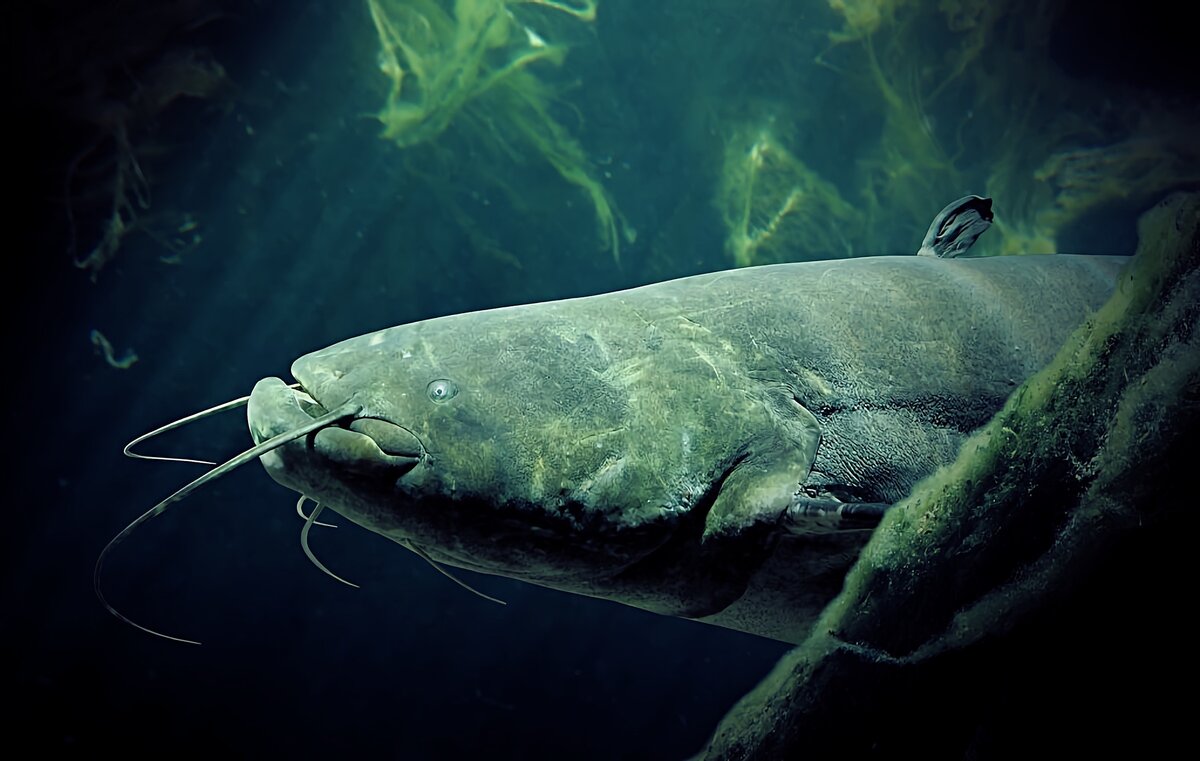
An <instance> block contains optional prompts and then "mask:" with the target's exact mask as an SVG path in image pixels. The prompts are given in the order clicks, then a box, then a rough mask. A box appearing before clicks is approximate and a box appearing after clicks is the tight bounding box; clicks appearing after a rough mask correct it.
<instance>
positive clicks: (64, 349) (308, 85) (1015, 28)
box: [0, 0, 1200, 758]
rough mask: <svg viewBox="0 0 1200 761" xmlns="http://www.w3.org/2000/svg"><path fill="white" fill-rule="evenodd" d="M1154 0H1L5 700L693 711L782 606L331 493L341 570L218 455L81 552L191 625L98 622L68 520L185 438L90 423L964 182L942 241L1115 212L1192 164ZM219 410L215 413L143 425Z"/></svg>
mask: <svg viewBox="0 0 1200 761" xmlns="http://www.w3.org/2000/svg"><path fill="white" fill-rule="evenodd" d="M1157 5H1161V8H1159V7H1157V6H1156V4H1155V3H1142V4H1139V5H1138V7H1137V9H1129V8H1128V7H1125V8H1123V9H1122V10H1119V11H1117V10H1114V11H1111V12H1110V11H1107V10H1105V9H1103V8H1101V7H1098V6H1097V5H1096V4H1095V3H1083V2H1034V1H1032V0H1028V1H1025V2H1008V3H986V2H982V1H981V0H980V1H973V0H940V1H939V2H934V1H930V2H916V1H915V0H910V1H909V2H905V1H904V0H696V1H695V2H667V1H664V2H637V1H636V0H597V2H592V1H591V0H558V1H557V2H551V1H550V0H545V1H538V0H457V1H456V2H451V1H450V0H352V1H350V2H332V1H328V0H327V1H326V2H284V1H283V0H276V1H275V2H269V1H267V0H262V1H260V2H241V3H234V2H217V1H216V0H176V1H175V2H156V3H151V2H144V3H136V2H111V3H91V2H70V1H68V0H48V1H47V2H40V3H32V4H28V5H26V6H23V7H22V8H21V9H20V10H19V11H17V12H16V17H15V18H14V19H13V20H12V21H11V22H10V23H11V26H10V33H11V38H12V39H11V44H10V45H9V46H7V47H8V48H9V53H10V55H11V56H12V60H11V61H10V63H9V66H8V70H9V71H10V72H12V73H13V76H14V79H15V80H16V82H15V85H16V86H15V87H14V92H15V93H16V94H17V97H16V98H15V99H14V101H13V103H14V104H15V107H12V108H11V111H10V122H11V125H10V126H11V127H12V129H13V130H14V137H13V138H12V139H13V140H14V143H13V145H11V146H10V151H11V153H12V161H11V165H12V166H13V167H14V170H13V171H14V172H15V174H12V175H10V176H12V178H13V179H14V180H15V181H16V187H15V188H14V192H17V193H19V194H20V197H21V200H20V201H19V203H18V204H17V205H16V206H14V207H12V208H10V210H9V212H8V217H9V225H10V229H11V230H13V231H15V233H16V241H15V242H14V243H12V244H10V245H11V246H12V248H11V249H10V255H11V256H12V257H13V258H12V259H11V260H10V266H9V278H8V283H7V286H8V288H7V290H8V291H9V297H8V298H7V299H6V300H5V310H6V314H5V321H4V322H5V325H6V329H7V334H8V339H7V341H6V345H7V347H8V349H9V351H10V355H9V359H8V361H7V362H6V363H5V365H6V367H7V369H8V373H7V382H6V385H7V386H8V394H9V400H10V401H9V404H8V407H9V409H10V410H11V412H10V426H9V441H8V445H7V447H6V457H5V460H6V480H7V485H8V486H9V487H10V488H9V489H8V490H7V493H8V497H9V500H10V518H9V519H8V520H6V524H7V525H6V529H5V531H4V535H5V549H4V552H3V554H2V555H0V593H2V595H3V597H2V601H3V606H2V611H3V613H2V614H0V637H2V643H3V645H4V651H5V653H6V654H8V657H9V664H8V666H7V668H6V669H5V672H6V676H7V678H6V683H7V685H6V686H8V687H9V690H7V692H8V693H9V694H10V695H13V696H17V698H18V699H17V702H18V708H17V710H16V712H15V713H14V714H12V715H9V716H8V717H6V722H8V723H10V724H11V726H12V727H14V728H15V729H16V730H17V732H18V733H19V734H18V736H20V735H21V734H26V735H27V736H28V737H30V738H33V739H35V740H37V741H38V742H39V743H40V744H41V747H43V748H45V749H47V750H53V749H68V750H71V749H73V750H76V751H79V752H87V751H89V750H94V749H100V748H118V747H119V748H122V749H124V750H127V751H130V752H146V751H151V750H154V751H160V752H162V751H167V752H201V751H211V752H218V751H223V752H228V753H233V754H236V755H252V754H259V753H270V754H284V753H289V754H298V755H301V756H305V757H307V756H329V755H337V754H361V755H368V754H370V755H382V756H391V757H402V758H452V757H461V756H463V755H473V754H486V755H488V756H490V757H496V758H506V757H514V758H516V757H522V758H531V757H544V758H560V757H572V758H682V757H686V756H688V755H689V754H692V753H695V752H697V751H698V750H700V749H701V747H702V746H703V744H704V742H705V741H706V739H707V738H708V736H709V734H710V733H711V732H712V729H713V727H714V726H715V724H716V722H717V721H718V720H719V719H720V717H721V716H722V715H723V714H724V713H725V711H726V710H728V708H729V707H730V706H731V705H732V704H733V703H734V701H736V700H737V699H738V698H739V697H740V696H741V695H743V694H744V693H745V692H746V691H747V690H749V689H750V688H751V687H752V686H753V685H754V684H756V683H757V682H758V681H759V680H760V679H761V678H762V676H763V675H764V674H765V673H766V672H767V670H768V669H769V668H770V667H771V665H772V664H773V663H774V662H775V661H776V660H777V659H778V658H779V657H780V655H781V654H782V653H784V652H785V650H786V646H785V645H784V644H782V643H777V642H772V641H768V640H764V639H760V638H757V637H753V636H750V635H745V634H740V633H736V632H732V631H726V630H723V629H718V628H715V627H709V626H705V625H701V624H696V623H692V622H687V621H681V620H676V619H671V618H666V617H660V616H655V615H652V614H649V613H646V612H642V611H638V610H634V609H631V608H626V607H624V606H621V605H617V604H613V603H608V602H601V601H595V600H590V599H586V598H582V597H575V596H571V595H567V594H564V593H559V592H554V591H549V590H543V589H539V588H536V587H532V586H529V585H524V584H520V583H517V582H513V581H509V580H506V579H500V578H492V577H480V576H476V575H472V574H469V573H467V572H463V573H462V575H463V576H464V578H467V579H468V581H469V583H471V584H473V585H476V586H478V587H479V588H480V589H482V590H483V591H485V592H487V593H488V594H491V595H494V596H497V597H500V598H502V599H504V600H506V601H507V602H508V605H507V606H505V607H500V606H497V605H494V604H492V603H489V602H487V601H484V600H482V599H480V598H478V597H475V596H472V595H470V594H469V593H467V592H465V591H463V590H462V589H461V588H459V587H457V586H455V585H454V584H453V583H452V582H450V581H449V580H447V579H446V578H445V577H443V576H441V575H439V574H438V573H436V572H435V571H434V570H433V569H431V568H429V567H428V566H427V565H426V564H425V562H424V561H423V560H421V559H420V558H418V557H416V556H415V555H411V554H409V553H405V552H402V551H401V550H400V549H399V548H397V547H395V546H393V545H392V544H391V543H389V542H387V541H385V540H384V539H382V538H380V537H377V536H374V535H372V534H369V533H368V532H366V531H362V530H360V529H357V528H355V527H353V526H352V525H349V524H348V522H346V521H340V522H339V523H340V524H341V527H340V528H339V529H337V530H336V531H334V530H324V531H321V532H319V533H318V534H316V535H315V536H314V537H313V541H312V543H313V545H314V550H315V551H316V553H317V554H318V556H319V557H321V558H322V560H323V562H325V563H326V565H328V566H329V567H331V568H332V569H334V570H335V572H337V573H339V574H340V575H342V576H345V577H347V578H349V579H351V580H352V581H355V582H357V583H359V584H361V585H362V587H363V588H362V589H361V590H352V589H349V588H347V587H344V586H342V585H339V584H337V583H335V582H333V581H332V580H330V579H328V578H327V577H325V576H324V575H323V574H321V573H320V572H319V571H318V570H317V569H315V568H314V567H313V566H312V565H311V564H310V563H309V562H308V561H307V559H305V557H304V555H303V553H302V552H301V551H300V548H299V541H298V538H299V532H300V527H301V525H302V522H301V521H300V519H299V518H297V516H296V513H295V511H294V499H293V498H292V495H291V493H290V492H287V491H286V490H284V489H282V488H281V487H279V486H277V485H276V484H274V482H272V481H271V480H270V478H268V477H267V476H266V474H265V473H263V472H262V470H261V469H260V468H258V467H257V466H254V465H251V466H250V467H247V468H243V469H241V470H239V471H237V472H235V473H233V474H231V475H229V476H227V477H225V478H223V479H222V480H220V481H218V482H216V483H214V484H213V485H211V486H210V487H207V488H205V489H203V490H202V491H200V492H198V493H196V494H195V495H193V496H192V497H190V498H189V499H188V500H187V501H186V502H185V503H183V504H181V505H179V506H177V507H176V508H174V509H172V510H171V511H170V512H169V513H168V514H167V515H165V516H163V517H161V518H159V519H156V520H154V521H151V522H150V523H149V524H147V525H146V526H145V527H144V528H143V529H141V530H139V531H138V532H136V533H135V534H134V535H133V536H132V537H130V538H129V539H128V540H127V541H126V542H124V543H123V544H122V545H121V546H120V547H119V548H118V549H117V550H116V552H115V553H114V554H113V555H112V557H111V559H110V560H109V561H108V563H107V566H106V576H105V589H106V593H107V595H108V597H109V599H110V601H111V602H112V603H113V604H114V605H116V606H117V607H118V608H119V609H120V610H121V611H122V612H124V613H125V614H126V615H128V616H130V617H131V618H133V619H134V620H136V621H139V622H140V623H143V624H145V625H147V626H149V627H151V628H154V629H157V630H161V631H166V632H169V633H171V634H176V635H179V636H184V637H189V638H195V639H199V640H201V641H203V642H204V645H203V646H202V647H199V648H196V647H188V646H184V645H179V644H175V643H171V642H167V641H163V640H159V639H156V638H153V637H150V636H148V635H145V634H143V633H141V632H138V631H136V630H134V629H132V628H130V627H128V626H125V625H124V624H122V623H120V622H119V621H117V620H116V619H114V618H113V617H111V616H110V615H109V614H108V613H106V612H105V611H104V609H103V608H102V607H101V605H100V604H99V603H98V602H97V600H96V599H95V596H94V594H93V590H92V582H91V578H92V567H93V564H94V563H95V560H96V557H97V555H98V554H99V552H100V550H101V549H102V548H103V547H104V545H105V543H106V542H107V541H108V540H109V539H110V538H111V537H112V536H114V535H115V534H116V533H118V532H119V531H120V530H121V528H122V527H124V526H125V525H126V524H127V523H128V522H129V521H131V520H132V519H133V518H134V517H136V516H137V515H138V514H140V513H141V512H142V511H143V510H145V509H146V508H148V507H150V506H151V505H153V504H154V503H155V502H157V501H158V500H160V499H161V498H163V497H164V496H166V495H167V494H170V493H171V492H172V491H173V490H174V489H175V488H177V487H178V486H179V485H181V484H183V483H185V482H186V481H188V480H190V479H191V478H193V477H195V476H196V475H198V470H199V469H198V468H197V467H196V466H188V465H182V464H174V463H147V462H138V461H134V460H131V459H127V458H124V457H122V456H121V447H122V446H124V444H125V443H126V442H128V441H129V440H130V439H132V438H133V437H135V436H137V435H139V434H141V433H143V432H145V431H148V430H150V429H152V428H154V427H156V426H158V425H161V424H163V423H165V422H168V421H170V420H174V419H176V418H178V417H181V416H183V415H185V414H188V413H191V412H193V411H196V410H198V409H201V408H204V407H208V406H210V405H213V404H216V403H219V402H222V401H225V400H227V399H231V398H234V397H237V396H241V395H244V394H246V393H249V390H250V388H251V387H252V385H253V383H254V382H255V381H256V380H258V379H259V378H262V377H265V376H270V375H277V376H281V377H287V368H288V366H289V365H290V363H291V361H292V360H293V359H295V358H296V357H298V356H300V355H301V354H304V353H306V352H308V351H311V350H314V349H317V348H320V347H324V346H327V345H329V344H331V343H334V342H336V341H338V340H341V339H343V338H347V337H350V336H354V335H359V334H362V333H366V332H369V331H372V330H376V329H379V328H382V327H386V326H389V325H396V324H400V323H404V322H410V321H414V320H419V319H425V318H429V317H435V316H439V315H445V314H452V313H456V312H463V311H471V310H477V309H484V308H489V307H494V306H500V305H506V304H516V303H526V302H533V301H543V300H547V299H556V298H564V297H570V296H578V295H585V294H591V293H599V292H604V291H608V290H613V289H617V288H623V287H629V286H634V285H640V284H644V283H649V282H655V281H659V280H663V279H667V278H672V277H678V276H683V275H689V274H694V273H698V272H705V271H712V270H719V269H725V268H729V267H734V266H747V265H754V264H762V263H768V262H778V261H800V260H807V259H823V258H831V257H849V256H864V255H875V254H911V253H913V252H914V251H915V250H916V248H917V246H918V245H919V243H920V240H921V237H922V235H923V233H924V230H925V227H926V225H928V223H929V221H930V220H931V219H932V218H933V216H934V215H935V214H936V213H937V212H938V210H939V209H941V208H942V206H943V205H945V204H946V203H947V202H949V201H951V200H953V199H955V198H958V197H960V196H962V195H965V194H967V193H979V194H981V195H987V196H991V197H993V198H994V199H995V206H996V220H997V221H996V224H995V226H994V227H993V229H992V230H991V231H990V232H989V233H988V234H986V235H985V236H984V237H983V238H981V239H980V242H979V244H978V252H979V253H982V254H1020V253H1051V252H1055V251H1059V252H1086V253H1130V252H1132V250H1133V247H1134V245H1135V242H1136V236H1135V229H1134V224H1133V223H1134V219H1135V218H1136V215H1137V214H1138V213H1139V212H1140V211H1141V210H1143V209H1144V208H1146V207H1147V206H1148V205H1150V204H1151V203H1153V202H1154V201H1156V200H1158V198H1160V197H1161V196H1162V195H1164V194H1165V193H1166V192H1168V191H1170V190H1175V189H1181V188H1195V187H1196V186H1197V185H1198V184H1200V144H1198V142H1197V138H1196V135H1197V134H1200V101H1198V100H1197V97H1196V90H1195V86H1196V83H1195V81H1194V60H1192V59H1194V55H1192V54H1190V53H1188V52H1187V51H1189V50H1191V49H1192V45H1193V43H1194V40H1193V39H1192V38H1189V37H1188V34H1189V32H1188V31H1187V30H1186V29H1184V28H1181V27H1182V25H1175V24H1171V23H1169V18H1170V14H1169V12H1168V11H1167V10H1165V9H1166V8H1167V7H1168V6H1167V5H1166V4H1165V3H1161V4H1157ZM973 253H974V252H973ZM248 445H249V436H248V434H247V431H246V427H245V422H244V416H243V415H242V414H241V413H237V412H232V413H227V414H226V415H224V416H221V417H219V418H216V419H213V420H206V421H203V422H201V423H198V424H196V425H194V426H191V427H189V428H187V429H185V430H183V431H181V432H178V433H174V434H171V435H169V437H164V438H163V439H161V440H157V441H155V443H154V444H153V445H152V447H149V448H148V450H147V451H151V450H152V451H153V452H155V453H160V452H161V453H174V454H179V455H182V456H192V457H203V458H207V459H212V460H218V461H220V460H224V459H226V458H227V457H229V456H231V455H232V454H233V453H236V452H239V451H241V450H243V449H245V448H246V447H247V446H248ZM14 487H15V488H14ZM1076 668H1080V669H1081V670H1082V667H1081V666H1078V665H1077V666H1076ZM1014 678H1017V677H1014ZM1014 689H1015V688H1014Z"/></svg>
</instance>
